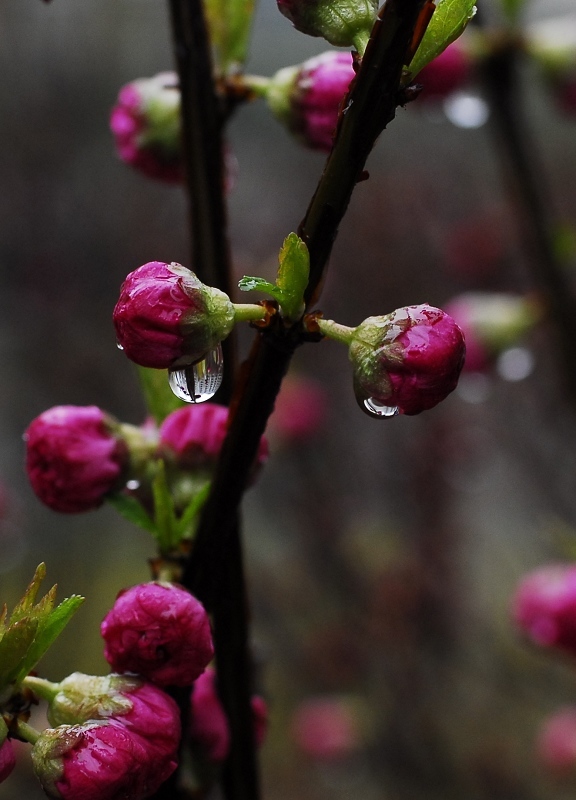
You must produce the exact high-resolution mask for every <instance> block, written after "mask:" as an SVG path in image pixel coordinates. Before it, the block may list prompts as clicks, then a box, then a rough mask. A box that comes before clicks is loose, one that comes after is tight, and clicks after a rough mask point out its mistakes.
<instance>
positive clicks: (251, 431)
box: [184, 0, 426, 604]
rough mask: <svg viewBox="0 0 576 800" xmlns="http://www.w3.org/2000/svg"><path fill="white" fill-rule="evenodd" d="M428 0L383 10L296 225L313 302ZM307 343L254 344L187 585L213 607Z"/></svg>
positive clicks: (260, 340)
mask: <svg viewBox="0 0 576 800" xmlns="http://www.w3.org/2000/svg"><path fill="white" fill-rule="evenodd" d="M425 2H426V0H387V2H386V3H385V4H384V6H383V8H382V10H381V11H380V15H379V18H378V21H377V23H376V25H375V27H374V31H373V34H372V38H371V40H370V42H369V44H368V47H367V49H366V54H365V56H364V59H363V61H362V65H361V67H360V70H359V73H358V76H357V78H356V79H355V81H354V85H353V86H352V88H351V91H350V94H349V97H348V99H347V104H346V107H345V110H344V112H343V113H342V115H341V119H340V121H339V125H338V132H337V137H336V143H335V146H334V148H333V150H332V152H331V154H330V156H329V158H328V161H327V163H326V167H325V170H324V173H323V175H322V177H321V179H320V182H319V184H318V187H317V190H316V192H315V194H314V197H313V198H312V201H311V203H310V206H309V208H308V211H307V212H306V216H305V217H304V220H303V221H302V223H301V225H300V227H299V231H300V235H301V236H302V238H303V239H304V240H305V241H306V243H307V245H308V249H309V251H310V257H311V272H310V283H309V286H308V289H307V293H306V300H307V302H308V304H310V303H312V302H314V301H315V299H316V297H317V295H318V293H319V291H320V287H321V284H322V281H323V277H324V272H325V270H326V266H327V263H328V258H329V256H330V252H331V249H332V245H333V243H334V240H335V238H336V235H337V232H338V226H339V224H340V221H341V220H342V218H343V216H344V214H345V212H346V209H347V207H348V203H349V201H350V197H351V195H352V192H353V190H354V187H355V185H356V183H357V182H358V181H359V180H360V179H361V178H362V172H363V169H364V165H365V162H366V159H367V157H368V155H369V153H370V151H371V149H372V147H373V145H374V142H375V141H376V138H377V137H378V135H379V134H380V133H381V131H382V130H383V129H384V128H385V127H386V125H387V124H388V122H390V120H392V119H393V118H394V115H395V112H396V105H397V95H398V89H399V85H400V78H401V74H402V67H403V65H404V61H405V54H406V52H407V51H408V49H409V46H410V43H411V41H412V38H413V34H414V30H415V28H416V25H417V23H418V19H419V16H420V13H421V10H422V8H423V6H424V5H425ZM307 338H309V335H308V334H307V333H306V331H305V329H304V327H303V325H302V324H301V323H298V324H296V325H294V326H292V327H291V328H286V327H284V326H283V324H282V320H281V319H280V318H279V317H276V318H273V321H272V324H271V325H270V327H269V328H268V329H266V330H264V331H263V332H261V333H260V334H259V335H258V336H257V338H256V340H255V343H254V348H253V351H252V354H251V356H250V359H249V363H248V366H247V368H246V379H245V381H243V385H242V389H241V394H240V397H239V398H238V402H237V406H236V408H235V413H234V417H233V420H232V424H231V427H230V431H229V434H228V437H227V439H226V441H225V443H224V446H223V449H222V453H221V457H220V460H219V463H218V467H217V470H216V474H215V476H214V480H213V483H212V491H211V494H210V496H209V498H208V501H207V503H206V505H205V507H204V510H203V513H202V518H201V520H200V525H199V529H198V532H197V538H196V544H195V547H194V550H193V552H192V554H191V557H190V559H189V561H188V564H187V566H186V568H185V576H184V579H185V581H186V584H187V585H188V586H190V587H191V588H193V591H194V593H195V594H197V595H198V596H199V597H200V598H201V599H203V600H204V601H206V602H208V603H209V604H210V602H211V601H212V599H213V597H214V594H215V592H216V591H217V587H218V583H219V576H220V574H221V561H222V558H223V556H224V554H225V553H226V550H227V548H228V546H229V537H230V535H231V531H232V530H233V524H234V520H235V517H236V514H237V510H238V508H239V505H240V502H241V499H242V494H243V492H244V489H245V487H246V484H247V476H248V475H249V474H250V470H251V467H252V464H253V463H254V459H255V456H256V452H257V449H258V443H259V440H260V437H261V435H262V434H263V433H264V429H265V427H266V422H267V420H268V417H269V415H270V413H271V412H272V410H273V408H274V401H275V398H276V395H277V393H278V390H279V388H280V384H281V382H282V378H283V377H284V374H285V372H286V370H287V369H288V365H289V363H290V359H291V357H292V355H293V353H294V351H295V350H296V348H297V347H298V346H299V345H300V344H302V343H303V342H304V341H306V340H307Z"/></svg>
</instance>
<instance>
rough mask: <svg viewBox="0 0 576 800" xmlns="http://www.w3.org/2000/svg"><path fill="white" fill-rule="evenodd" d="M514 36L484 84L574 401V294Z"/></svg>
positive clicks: (499, 46)
mask: <svg viewBox="0 0 576 800" xmlns="http://www.w3.org/2000/svg"><path fill="white" fill-rule="evenodd" d="M519 56H520V51H519V49H518V44H517V42H516V41H514V40H511V41H503V42H501V43H496V44H495V46H494V47H493V50H492V52H491V54H490V55H489V56H488V57H487V58H486V60H485V62H484V64H483V66H482V73H481V74H482V77H483V82H484V86H485V89H486V92H487V95H488V99H489V102H490V108H491V111H492V121H493V127H494V131H495V134H496V136H497V141H498V145H499V150H500V153H501V158H502V163H503V171H504V176H505V178H506V182H507V184H508V187H509V189H510V193H511V195H512V197H513V201H514V206H515V208H516V210H517V211H518V214H519V219H520V224H521V234H522V240H523V242H524V244H525V250H526V253H527V256H528V260H529V263H530V265H531V267H532V272H533V275H534V277H535V279H536V281H537V284H538V286H539V288H540V290H541V291H542V293H543V296H544V299H545V301H546V304H547V311H548V315H549V318H550V319H551V320H552V322H553V323H554V325H555V326H556V330H557V333H558V340H559V341H558V344H559V347H558V350H559V355H560V359H561V363H562V366H563V378H564V382H565V388H566V391H567V393H568V396H569V399H570V401H571V402H572V404H575V403H576V348H575V347H574V343H575V342H576V299H575V297H574V291H573V287H572V285H571V282H570V281H569V280H568V276H567V273H566V271H565V270H564V267H563V265H562V263H561V261H560V259H559V257H558V255H557V253H556V250H555V247H554V232H555V231H554V216H553V211H552V208H553V205H552V203H551V201H550V198H549V197H548V191H547V187H546V180H545V178H544V170H543V169H542V168H541V163H540V159H539V154H538V152H537V149H536V148H535V147H534V144H533V141H532V137H531V134H530V126H529V123H528V120H527V118H526V114H525V113H524V107H523V103H522V87H521V84H520V80H519V75H518V60H519Z"/></svg>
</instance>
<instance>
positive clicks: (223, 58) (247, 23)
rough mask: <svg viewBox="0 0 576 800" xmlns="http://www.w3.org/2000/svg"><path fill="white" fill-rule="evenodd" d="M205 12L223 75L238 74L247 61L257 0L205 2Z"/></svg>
mask: <svg viewBox="0 0 576 800" xmlns="http://www.w3.org/2000/svg"><path fill="white" fill-rule="evenodd" d="M204 11H205V14H206V21H207V24H208V29H209V31H210V41H211V43H212V46H213V48H214V55H215V61H216V65H217V66H218V68H219V70H220V71H221V72H222V74H224V75H227V74H229V73H231V72H235V71H237V70H238V67H240V66H242V64H244V62H245V61H246V58H247V55H248V41H249V37H250V28H251V25H252V17H253V16H254V0H204Z"/></svg>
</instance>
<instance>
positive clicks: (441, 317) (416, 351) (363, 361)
mask: <svg viewBox="0 0 576 800" xmlns="http://www.w3.org/2000/svg"><path fill="white" fill-rule="evenodd" d="M465 351H466V348H465V345H464V336H463V334H462V331H461V330H460V328H459V327H458V325H457V324H456V323H455V322H454V320H453V319H452V317H450V316H448V314H446V313H445V312H444V311H441V310H440V309H439V308H434V307H433V306H429V305H427V304H423V305H419V306H406V307H404V308H399V309H396V311H393V312H392V313H391V314H387V315H386V316H383V317H368V319H366V320H364V322H362V323H361V324H360V325H359V326H358V327H357V328H355V329H354V331H353V333H352V335H351V341H350V344H349V355H350V360H351V361H352V365H353V369H354V389H355V392H356V397H357V399H358V402H359V403H360V404H361V405H362V404H366V403H368V404H370V405H371V407H378V406H381V407H386V408H392V409H397V410H398V413H400V414H419V413H420V412H421V411H426V410H427V409H429V408H433V407H434V406H435V405H436V404H437V403H439V402H440V401H441V400H444V399H445V398H446V397H447V396H448V395H449V394H450V392H452V391H453V390H454V389H455V388H456V384H457V383H458V377H459V375H460V371H461V369H462V365H463V363H464V355H465ZM366 408H367V410H368V411H370V408H369V407H368V405H366Z"/></svg>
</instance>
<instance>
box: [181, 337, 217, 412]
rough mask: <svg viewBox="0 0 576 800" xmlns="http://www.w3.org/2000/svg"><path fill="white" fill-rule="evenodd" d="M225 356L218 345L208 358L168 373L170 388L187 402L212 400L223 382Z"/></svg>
mask: <svg viewBox="0 0 576 800" xmlns="http://www.w3.org/2000/svg"><path fill="white" fill-rule="evenodd" d="M223 374H224V357H223V355H222V346H221V345H218V347H216V348H215V349H214V350H212V352H211V353H209V354H208V355H207V356H206V358H204V359H202V360H201V361H197V362H196V363H195V364H191V365H190V366H189V367H183V368H182V369H173V370H170V372H169V373H168V383H169V384H170V388H171V389H172V391H173V392H174V394H175V395H176V397H179V398H180V400H184V402H186V403H204V402H206V400H211V399H212V398H213V397H214V395H215V394H216V392H217V391H218V389H219V388H220V384H221V383H222V376H223Z"/></svg>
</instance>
